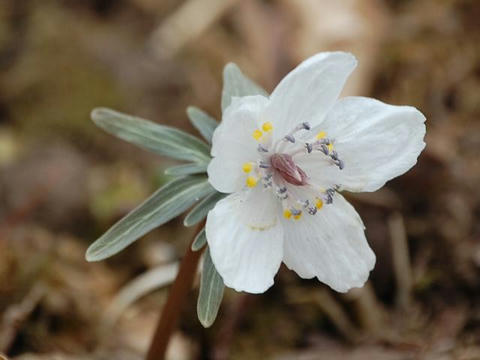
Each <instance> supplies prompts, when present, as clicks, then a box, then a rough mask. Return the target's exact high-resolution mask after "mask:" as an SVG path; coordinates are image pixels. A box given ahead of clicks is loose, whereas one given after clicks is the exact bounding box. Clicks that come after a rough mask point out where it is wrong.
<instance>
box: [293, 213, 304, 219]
mask: <svg viewBox="0 0 480 360" xmlns="http://www.w3.org/2000/svg"><path fill="white" fill-rule="evenodd" d="M301 217H302V212H301V211H300V213H299V214H297V215H293V218H294V219H295V220H299V219H300V218H301Z"/></svg>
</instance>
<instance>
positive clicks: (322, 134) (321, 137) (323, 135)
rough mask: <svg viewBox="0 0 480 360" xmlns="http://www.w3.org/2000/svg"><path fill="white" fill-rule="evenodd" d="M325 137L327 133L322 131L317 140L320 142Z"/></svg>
mask: <svg viewBox="0 0 480 360" xmlns="http://www.w3.org/2000/svg"><path fill="white" fill-rule="evenodd" d="M325 136H327V133H326V132H325V131H320V132H319V133H318V134H317V136H316V138H317V140H320V139H323V138H324V137H325Z"/></svg>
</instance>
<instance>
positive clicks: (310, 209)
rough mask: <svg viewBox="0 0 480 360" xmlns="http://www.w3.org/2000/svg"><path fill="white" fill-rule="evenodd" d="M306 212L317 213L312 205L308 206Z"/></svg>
mask: <svg viewBox="0 0 480 360" xmlns="http://www.w3.org/2000/svg"><path fill="white" fill-rule="evenodd" d="M308 213H309V214H310V215H315V214H316V213H317V208H316V207H313V206H312V207H309V208H308Z"/></svg>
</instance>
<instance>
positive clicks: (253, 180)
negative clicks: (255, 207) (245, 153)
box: [246, 176, 258, 188]
mask: <svg viewBox="0 0 480 360" xmlns="http://www.w3.org/2000/svg"><path fill="white" fill-rule="evenodd" d="M257 182H258V179H257V178H256V177H254V176H249V177H247V180H246V184H247V186H248V187H249V188H253V187H255V186H256V185H257Z"/></svg>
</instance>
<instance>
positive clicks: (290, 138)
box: [283, 135, 295, 144]
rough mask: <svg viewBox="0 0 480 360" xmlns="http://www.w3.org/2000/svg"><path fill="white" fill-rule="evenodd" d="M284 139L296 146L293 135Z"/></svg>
mask: <svg viewBox="0 0 480 360" xmlns="http://www.w3.org/2000/svg"><path fill="white" fill-rule="evenodd" d="M283 139H284V140H286V141H289V142H291V143H292V144H295V138H294V137H293V135H287V136H285V137H284V138H283Z"/></svg>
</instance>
